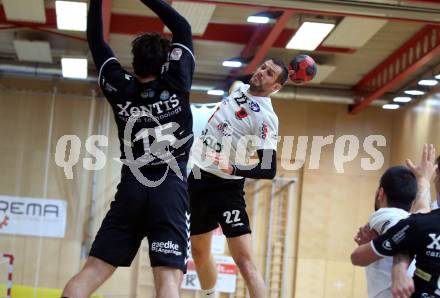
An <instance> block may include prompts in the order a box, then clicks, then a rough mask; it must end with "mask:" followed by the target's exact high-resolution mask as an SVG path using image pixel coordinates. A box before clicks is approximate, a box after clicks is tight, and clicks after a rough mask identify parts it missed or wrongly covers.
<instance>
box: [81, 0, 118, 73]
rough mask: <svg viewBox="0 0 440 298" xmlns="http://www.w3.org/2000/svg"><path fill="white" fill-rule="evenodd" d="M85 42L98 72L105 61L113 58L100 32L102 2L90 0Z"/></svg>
mask: <svg viewBox="0 0 440 298" xmlns="http://www.w3.org/2000/svg"><path fill="white" fill-rule="evenodd" d="M87 42H88V43H89V48H90V51H91V52H92V56H93V61H94V62H95V66H96V69H97V70H98V71H99V70H100V69H101V67H102V65H103V64H104V62H105V61H107V60H108V59H110V58H112V57H114V54H113V51H112V50H111V49H110V47H109V46H108V44H107V43H106V42H105V40H104V34H103V32H102V0H91V1H90V7H89V13H88V15H87Z"/></svg>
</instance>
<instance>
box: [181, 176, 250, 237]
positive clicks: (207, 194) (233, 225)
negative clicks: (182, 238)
mask: <svg viewBox="0 0 440 298" xmlns="http://www.w3.org/2000/svg"><path fill="white" fill-rule="evenodd" d="M188 191H189V196H190V202H191V203H190V204H191V235H200V234H204V233H207V232H210V231H212V230H214V229H216V228H217V227H218V224H220V226H221V227H222V230H223V233H224V234H225V236H226V237H228V238H230V237H237V236H241V235H245V234H249V233H250V232H251V229H250V227H249V217H248V215H247V212H246V202H245V200H244V179H240V180H237V179H223V178H220V177H218V176H216V175H213V174H210V173H207V172H205V171H201V179H195V178H194V175H193V173H192V172H191V174H190V175H189V177H188Z"/></svg>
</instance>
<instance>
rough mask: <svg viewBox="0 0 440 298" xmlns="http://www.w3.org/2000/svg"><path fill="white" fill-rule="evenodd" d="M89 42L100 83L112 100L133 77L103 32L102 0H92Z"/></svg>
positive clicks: (89, 19) (88, 17)
mask: <svg viewBox="0 0 440 298" xmlns="http://www.w3.org/2000/svg"><path fill="white" fill-rule="evenodd" d="M87 42H88V44H89V47H90V51H91V53H92V57H93V61H94V62H95V66H96V69H97V71H98V74H99V75H98V83H99V86H100V87H101V89H102V91H103V93H104V95H105V96H106V98H107V99H108V100H110V101H114V100H115V99H117V98H118V96H117V95H118V93H119V90H121V89H124V87H125V85H126V84H127V83H128V82H129V81H130V80H131V79H132V77H131V76H129V75H128V74H127V73H126V72H125V71H124V69H123V68H122V66H121V64H120V63H119V61H118V59H116V57H115V56H114V54H113V51H112V50H111V49H110V47H109V46H108V44H107V43H106V42H105V40H104V34H103V32H102V0H91V1H90V7H89V13H88V15H87Z"/></svg>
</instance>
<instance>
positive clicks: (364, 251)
mask: <svg viewBox="0 0 440 298" xmlns="http://www.w3.org/2000/svg"><path fill="white" fill-rule="evenodd" d="M402 253H403V254H405V253H408V254H409V255H410V256H411V257H415V260H416V271H415V273H414V286H415V292H414V293H412V295H411V296H409V294H404V293H400V294H399V296H396V293H394V297H411V298H437V297H440V209H436V210H434V211H431V212H430V213H426V214H422V213H419V214H413V215H411V216H410V217H408V218H407V219H403V220H401V221H400V222H398V223H397V224H396V225H395V226H393V227H391V228H390V229H389V230H388V231H387V232H386V233H385V234H383V235H381V236H379V237H377V238H376V239H374V240H373V241H372V242H370V243H367V244H364V245H361V246H359V247H358V249H357V252H356V254H355V255H352V262H353V264H354V265H359V266H367V265H369V264H370V263H372V262H374V261H376V260H378V259H379V258H381V257H385V256H394V255H396V254H402Z"/></svg>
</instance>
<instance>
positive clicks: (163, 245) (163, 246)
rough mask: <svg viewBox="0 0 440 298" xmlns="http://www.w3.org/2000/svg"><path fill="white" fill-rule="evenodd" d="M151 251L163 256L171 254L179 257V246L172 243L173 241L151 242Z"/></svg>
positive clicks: (180, 253)
mask: <svg viewBox="0 0 440 298" xmlns="http://www.w3.org/2000/svg"><path fill="white" fill-rule="evenodd" d="M151 251H154V252H157V253H162V254H165V255H169V254H173V255H176V256H181V255H182V252H181V251H180V247H179V244H177V243H173V241H171V240H170V241H168V242H153V243H152V244H151Z"/></svg>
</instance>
